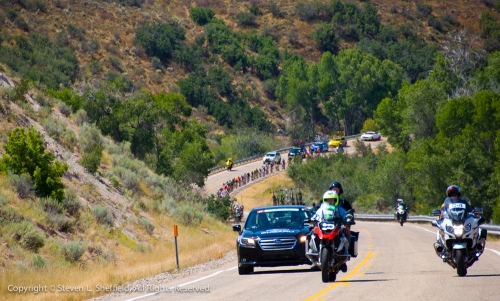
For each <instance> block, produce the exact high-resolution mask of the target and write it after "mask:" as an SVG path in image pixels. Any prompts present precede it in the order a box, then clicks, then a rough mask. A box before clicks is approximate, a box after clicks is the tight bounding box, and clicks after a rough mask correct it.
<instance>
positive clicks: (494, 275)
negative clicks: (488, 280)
mask: <svg viewBox="0 0 500 301" xmlns="http://www.w3.org/2000/svg"><path fill="white" fill-rule="evenodd" d="M457 277H458V276H457ZM466 277H467V278H469V277H500V274H479V275H467V276H466Z"/></svg>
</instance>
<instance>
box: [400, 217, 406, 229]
mask: <svg viewBox="0 0 500 301" xmlns="http://www.w3.org/2000/svg"><path fill="white" fill-rule="evenodd" d="M404 222H405V221H404V219H403V218H401V222H400V223H401V227H403V223H404Z"/></svg>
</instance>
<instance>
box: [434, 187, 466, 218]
mask: <svg viewBox="0 0 500 301" xmlns="http://www.w3.org/2000/svg"><path fill="white" fill-rule="evenodd" d="M455 203H463V204H465V206H466V207H465V208H466V210H467V212H472V210H473V209H474V207H472V205H471V204H470V202H469V201H466V200H464V199H462V191H461V190H460V187H458V186H457V185H450V186H448V188H446V199H444V201H443V204H442V205H441V216H440V219H443V218H446V217H447V215H448V214H447V213H446V212H447V209H448V206H449V205H450V204H455Z"/></svg>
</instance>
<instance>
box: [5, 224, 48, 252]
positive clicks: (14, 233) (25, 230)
mask: <svg viewBox="0 0 500 301" xmlns="http://www.w3.org/2000/svg"><path fill="white" fill-rule="evenodd" d="M6 233H7V234H9V235H10V237H11V238H13V239H14V240H15V241H16V242H17V243H19V245H20V246H21V247H23V248H24V249H26V250H31V251H34V252H38V249H40V248H41V247H43V246H44V245H45V237H44V235H43V234H42V233H40V231H38V230H37V229H36V228H35V226H33V224H32V223H31V222H28V221H22V222H20V223H12V224H10V225H8V226H7V231H6Z"/></svg>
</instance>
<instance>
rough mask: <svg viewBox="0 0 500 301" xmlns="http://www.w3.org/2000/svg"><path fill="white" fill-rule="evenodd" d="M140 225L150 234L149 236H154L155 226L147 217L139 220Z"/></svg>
mask: <svg viewBox="0 0 500 301" xmlns="http://www.w3.org/2000/svg"><path fill="white" fill-rule="evenodd" d="M139 224H141V226H142V227H143V228H144V229H145V230H146V232H148V234H149V235H152V234H153V231H154V230H155V226H154V225H153V224H152V223H151V221H150V220H149V219H148V218H146V217H141V218H140V219H139Z"/></svg>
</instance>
